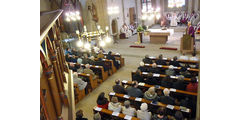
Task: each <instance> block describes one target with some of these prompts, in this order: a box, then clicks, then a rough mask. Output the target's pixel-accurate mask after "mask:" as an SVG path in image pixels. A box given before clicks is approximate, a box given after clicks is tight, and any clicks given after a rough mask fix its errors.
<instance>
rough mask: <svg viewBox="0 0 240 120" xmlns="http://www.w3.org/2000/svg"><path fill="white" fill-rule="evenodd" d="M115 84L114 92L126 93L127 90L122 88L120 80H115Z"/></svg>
mask: <svg viewBox="0 0 240 120" xmlns="http://www.w3.org/2000/svg"><path fill="white" fill-rule="evenodd" d="M115 83H116V85H114V86H113V91H114V92H115V93H120V94H126V93H127V92H126V91H125V89H124V88H123V86H121V85H120V84H121V83H120V80H115Z"/></svg>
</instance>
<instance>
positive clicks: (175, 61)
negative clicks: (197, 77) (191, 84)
mask: <svg viewBox="0 0 240 120" xmlns="http://www.w3.org/2000/svg"><path fill="white" fill-rule="evenodd" d="M169 65H173V66H175V67H180V66H181V65H180V64H179V62H178V61H177V56H174V57H173V61H170V62H169Z"/></svg>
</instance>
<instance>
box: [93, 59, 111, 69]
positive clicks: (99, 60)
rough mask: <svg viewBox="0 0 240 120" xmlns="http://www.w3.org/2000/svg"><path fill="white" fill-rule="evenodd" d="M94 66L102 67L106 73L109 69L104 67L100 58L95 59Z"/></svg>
mask: <svg viewBox="0 0 240 120" xmlns="http://www.w3.org/2000/svg"><path fill="white" fill-rule="evenodd" d="M95 65H97V66H102V67H103V70H104V71H108V70H109V69H110V68H109V67H108V66H106V65H105V64H104V62H103V60H102V58H96V61H95Z"/></svg>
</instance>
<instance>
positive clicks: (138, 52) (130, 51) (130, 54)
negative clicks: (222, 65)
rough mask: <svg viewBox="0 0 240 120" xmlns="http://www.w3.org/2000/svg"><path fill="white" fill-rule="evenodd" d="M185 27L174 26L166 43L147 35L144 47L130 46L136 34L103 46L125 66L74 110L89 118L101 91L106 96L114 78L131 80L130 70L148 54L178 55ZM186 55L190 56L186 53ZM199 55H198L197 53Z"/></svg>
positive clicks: (134, 40)
mask: <svg viewBox="0 0 240 120" xmlns="http://www.w3.org/2000/svg"><path fill="white" fill-rule="evenodd" d="M159 27H160V26H158V25H155V26H153V28H159ZM184 30H185V27H174V34H173V35H172V36H170V37H169V40H168V42H167V44H165V45H164V44H150V43H149V37H144V41H143V43H142V44H141V45H144V46H145V48H130V47H129V46H130V45H135V42H136V41H137V35H134V36H131V37H130V38H129V39H121V40H118V44H113V45H112V46H110V47H107V48H105V50H106V51H109V50H111V51H113V52H117V53H120V54H121V55H122V57H124V58H125V66H124V67H122V68H121V69H120V70H118V71H117V72H116V73H115V74H113V75H112V76H110V77H109V78H108V79H107V80H106V81H104V82H103V83H102V84H101V85H100V86H99V87H98V88H96V89H95V90H94V91H93V92H91V93H90V94H89V95H87V96H85V98H84V99H83V100H81V101H80V102H79V103H78V104H77V105H76V111H78V110H79V109H82V110H83V112H84V116H85V117H86V118H88V119H89V120H92V118H93V107H94V106H96V100H97V97H98V95H99V94H100V93H101V92H105V96H106V97H107V98H108V93H109V92H111V91H112V86H113V85H114V80H116V79H120V80H131V71H133V70H136V69H137V67H138V66H139V62H140V61H141V60H142V58H143V57H144V56H145V55H146V54H148V55H149V56H158V55H159V54H163V56H164V57H171V58H172V57H174V56H180V55H181V54H180V51H179V48H180V38H181V37H182V35H183V33H184ZM161 46H168V47H176V48H178V50H177V51H173V50H161V49H159V48H160V47H161ZM187 56H191V55H190V54H187ZM198 56H199V55H198Z"/></svg>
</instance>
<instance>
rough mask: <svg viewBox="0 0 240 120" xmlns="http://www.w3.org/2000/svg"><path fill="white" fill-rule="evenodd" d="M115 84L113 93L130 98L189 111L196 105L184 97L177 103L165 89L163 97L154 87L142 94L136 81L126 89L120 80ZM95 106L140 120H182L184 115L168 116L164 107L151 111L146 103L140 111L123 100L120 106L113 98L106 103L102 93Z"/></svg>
mask: <svg viewBox="0 0 240 120" xmlns="http://www.w3.org/2000/svg"><path fill="white" fill-rule="evenodd" d="M115 83H116V85H114V86H113V91H114V92H115V93H120V94H127V95H129V96H131V97H139V98H144V99H147V100H150V101H153V102H161V103H163V104H170V105H178V106H183V107H187V108H190V109H196V108H195V106H196V103H194V102H190V99H191V98H190V97H186V98H184V99H182V100H181V101H178V100H176V99H175V98H173V97H172V96H170V90H169V89H167V88H165V89H164V90H163V94H164V95H159V93H157V92H156V89H155V87H150V88H149V89H148V90H147V91H146V92H142V90H141V89H139V88H138V82H136V81H133V84H132V85H131V86H127V87H126V88H125V87H123V86H121V85H120V84H121V83H120V80H116V81H115ZM97 106H98V107H100V108H104V109H108V110H111V111H113V112H120V113H123V114H125V115H129V116H132V117H137V118H139V119H140V120H172V119H175V120H183V119H184V114H183V113H182V112H181V111H176V112H174V113H173V114H171V115H169V112H167V109H166V108H165V107H159V108H158V109H157V110H152V109H151V107H150V106H149V108H148V104H147V103H141V105H140V109H137V108H135V107H133V106H134V105H131V102H130V101H129V100H125V101H124V102H123V104H122V103H121V102H119V99H118V98H117V97H115V96H113V97H111V100H110V101H108V99H107V98H106V97H105V93H104V92H102V93H101V94H100V95H99V96H98V98H97ZM97 114H98V113H97ZM100 115H101V116H102V117H106V116H104V115H103V114H101V113H100ZM105 119H107V118H105Z"/></svg>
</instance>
